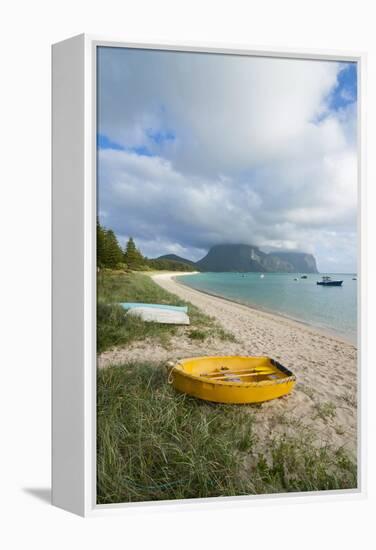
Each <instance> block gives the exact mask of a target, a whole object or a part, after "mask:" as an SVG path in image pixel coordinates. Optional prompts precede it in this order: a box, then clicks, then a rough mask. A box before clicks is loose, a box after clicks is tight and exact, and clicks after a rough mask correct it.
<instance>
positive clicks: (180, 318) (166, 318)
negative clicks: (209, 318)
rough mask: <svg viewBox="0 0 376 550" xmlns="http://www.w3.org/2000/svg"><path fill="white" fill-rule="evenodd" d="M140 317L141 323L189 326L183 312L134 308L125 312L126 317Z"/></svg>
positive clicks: (186, 316)
mask: <svg viewBox="0 0 376 550" xmlns="http://www.w3.org/2000/svg"><path fill="white" fill-rule="evenodd" d="M128 315H131V316H136V317H140V318H141V319H142V320H143V321H147V322H153V323H161V324H166V325H189V324H190V321H189V317H188V315H187V314H186V313H185V311H177V310H171V309H166V308H158V307H155V306H154V307H148V306H142V307H135V308H132V309H130V310H129V311H127V316H128Z"/></svg>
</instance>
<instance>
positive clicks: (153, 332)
mask: <svg viewBox="0 0 376 550" xmlns="http://www.w3.org/2000/svg"><path fill="white" fill-rule="evenodd" d="M117 302H145V303H159V304H169V305H188V313H189V317H190V321H191V324H190V326H189V327H176V326H174V325H160V324H158V323H145V322H144V321H142V319H140V318H138V317H135V316H126V315H125V311H124V309H123V308H122V307H121V306H117V305H116V303H117ZM179 331H180V332H182V331H185V332H186V334H187V335H188V336H189V337H190V338H191V339H196V340H205V339H206V338H209V337H211V336H213V337H217V338H220V339H221V340H231V341H232V340H234V337H233V336H232V335H231V334H230V333H228V332H226V331H224V330H223V329H222V327H220V326H219V325H218V323H217V322H216V321H215V319H213V318H212V317H209V316H208V315H205V314H203V313H202V312H201V311H200V310H199V309H198V308H197V307H195V306H193V305H192V304H189V303H187V302H184V301H183V300H181V299H180V298H178V297H177V296H174V295H173V294H170V293H169V292H166V291H165V290H163V289H162V288H161V287H160V286H158V285H157V284H156V283H154V281H153V280H152V279H151V278H150V277H149V276H148V275H144V274H142V273H124V272H120V271H110V270H102V271H101V272H100V273H99V274H98V278H97V350H98V352H101V351H104V350H106V349H109V348H111V347H114V346H120V345H126V344H130V343H131V342H133V341H135V340H144V339H145V338H147V337H148V338H155V339H156V340H158V341H159V342H160V343H162V344H168V341H169V338H170V337H171V336H173V335H175V334H177V333H178V332H179Z"/></svg>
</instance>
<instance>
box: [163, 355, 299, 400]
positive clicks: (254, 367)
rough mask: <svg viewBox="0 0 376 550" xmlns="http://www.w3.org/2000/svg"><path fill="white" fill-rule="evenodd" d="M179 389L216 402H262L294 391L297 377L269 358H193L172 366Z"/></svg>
mask: <svg viewBox="0 0 376 550" xmlns="http://www.w3.org/2000/svg"><path fill="white" fill-rule="evenodd" d="M169 371H170V372H169V381H170V382H171V383H172V384H173V386H174V388H176V389H177V390H178V391H180V392H183V393H187V394H189V395H192V396H194V397H197V398H198V399H204V400H205V401H213V402H215V403H260V402H263V401H269V400H271V399H276V398H277V397H282V396H283V395H286V394H288V393H290V392H291V390H292V389H293V387H294V385H295V381H296V378H295V376H294V375H293V373H292V372H291V371H289V370H288V369H286V368H285V367H283V366H282V365H281V364H280V363H278V362H277V361H274V360H273V359H270V358H269V357H248V356H245V357H243V356H224V357H192V358H189V359H182V360H181V361H178V362H177V363H175V364H173V365H170V368H169Z"/></svg>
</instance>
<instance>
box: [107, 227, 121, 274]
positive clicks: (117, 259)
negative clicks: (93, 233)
mask: <svg viewBox="0 0 376 550" xmlns="http://www.w3.org/2000/svg"><path fill="white" fill-rule="evenodd" d="M105 235H106V236H105V255H104V256H105V265H106V266H107V267H111V268H113V269H114V268H116V267H118V265H119V264H121V263H122V262H123V252H122V250H121V248H120V245H119V243H118V240H117V238H116V236H115V233H114V232H113V231H112V230H111V229H108V230H107V231H106V232H105Z"/></svg>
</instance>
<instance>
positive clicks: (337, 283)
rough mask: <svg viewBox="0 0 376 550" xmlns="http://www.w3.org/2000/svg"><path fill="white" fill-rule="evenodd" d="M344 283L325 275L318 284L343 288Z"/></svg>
mask: <svg viewBox="0 0 376 550" xmlns="http://www.w3.org/2000/svg"><path fill="white" fill-rule="evenodd" d="M342 283H343V281H335V280H333V279H332V278H331V277H329V276H327V275H324V276H323V277H322V279H321V281H317V282H316V284H318V285H321V286H342Z"/></svg>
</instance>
